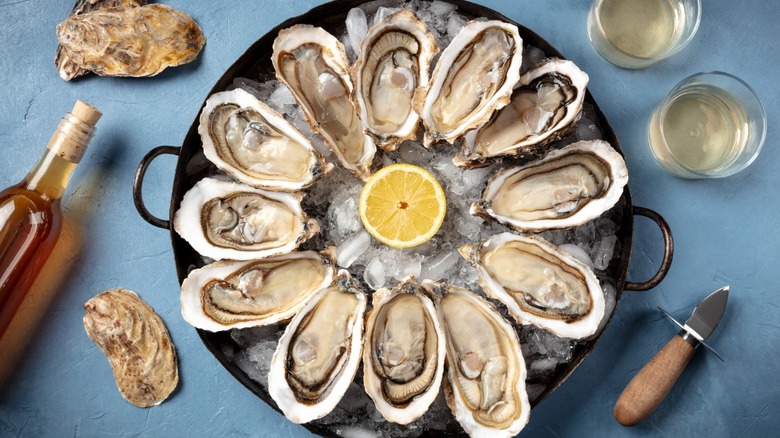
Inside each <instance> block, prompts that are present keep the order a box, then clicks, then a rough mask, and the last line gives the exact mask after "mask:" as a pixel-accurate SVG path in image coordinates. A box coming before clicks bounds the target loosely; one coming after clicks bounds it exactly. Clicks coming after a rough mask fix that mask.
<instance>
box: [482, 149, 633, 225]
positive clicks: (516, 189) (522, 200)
mask: <svg viewBox="0 0 780 438" xmlns="http://www.w3.org/2000/svg"><path fill="white" fill-rule="evenodd" d="M627 183H628V169H627V168H626V163H625V161H624V160H623V157H622V156H621V155H620V153H619V152H618V151H616V150H615V149H614V148H612V146H610V144H609V143H607V142H605V141H603V140H591V141H578V142H576V143H572V144H570V145H568V146H566V147H564V148H561V149H556V150H554V151H552V152H550V153H549V154H548V155H547V156H546V157H544V158H543V159H542V160H537V161H532V162H529V163H526V164H523V165H520V166H514V167H507V168H504V169H501V170H499V171H498V172H496V174H495V175H493V176H492V177H491V178H490V181H488V184H487V187H486V188H485V192H484V194H483V197H482V200H481V201H479V202H475V203H474V204H473V205H472V206H471V214H474V215H478V216H481V217H483V218H485V219H490V220H496V221H498V222H501V223H503V224H505V225H508V226H510V227H512V228H514V229H516V230H519V231H542V230H549V229H556V228H570V227H574V226H577V225H582V224H584V223H585V222H588V221H590V220H592V219H595V218H597V217H599V216H601V214H602V213H604V212H605V211H607V210H609V209H610V208H612V207H613V206H614V205H615V203H617V201H618V200H619V199H620V196H621V195H622V194H623V189H624V187H625V186H626V184H627Z"/></svg>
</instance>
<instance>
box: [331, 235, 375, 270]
mask: <svg viewBox="0 0 780 438" xmlns="http://www.w3.org/2000/svg"><path fill="white" fill-rule="evenodd" d="M370 244H371V236H369V235H368V233H367V232H366V231H360V232H358V233H357V234H354V235H352V237H350V238H349V239H348V240H346V241H345V242H344V243H342V244H341V245H340V246H339V247H338V248H336V264H338V265H339V266H341V267H342V268H349V267H350V266H352V263H355V260H357V259H358V258H359V257H360V256H361V255H363V253H364V252H366V249H368V246H369V245H370Z"/></svg>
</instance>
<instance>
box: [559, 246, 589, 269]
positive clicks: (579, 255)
mask: <svg viewBox="0 0 780 438" xmlns="http://www.w3.org/2000/svg"><path fill="white" fill-rule="evenodd" d="M558 248H560V249H561V250H563V251H565V252H567V253H569V254H570V255H571V256H572V257H574V258H575V259H577V260H579V261H581V262H582V263H584V264H585V265H587V266H588V267H589V268H590V269H593V261H592V260H591V259H590V255H589V254H588V252H587V251H585V250H584V249H582V248H580V247H579V246H577V245H575V244H573V243H564V244H563V245H559V246H558Z"/></svg>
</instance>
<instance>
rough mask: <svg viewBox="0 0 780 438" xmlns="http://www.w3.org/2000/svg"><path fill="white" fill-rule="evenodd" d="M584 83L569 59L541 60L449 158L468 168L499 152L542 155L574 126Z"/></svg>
mask: <svg viewBox="0 0 780 438" xmlns="http://www.w3.org/2000/svg"><path fill="white" fill-rule="evenodd" d="M587 85H588V75H587V74H585V72H583V71H582V70H580V69H579V68H578V67H577V66H576V65H574V63H573V62H571V61H566V60H562V59H558V58H548V59H546V60H544V61H542V62H541V63H540V64H538V65H537V66H535V67H534V68H533V69H531V70H529V71H528V72H526V73H525V74H524V75H523V76H522V77H521V78H520V82H519V83H518V85H517V86H516V87H515V90H514V91H513V92H512V97H511V101H510V103H509V104H508V105H507V106H505V107H503V108H502V109H501V110H500V111H497V112H495V113H494V114H493V116H492V117H491V118H490V120H489V121H488V122H487V123H485V124H484V125H482V126H481V127H480V128H478V129H475V130H473V131H471V132H469V133H468V134H467V135H466V136H465V137H464V142H463V148H462V149H461V151H460V152H459V153H458V155H457V156H456V157H455V159H454V160H453V161H454V162H455V164H457V165H458V166H464V167H468V166H474V165H480V164H482V163H483V162H484V161H486V160H488V159H490V158H495V157H499V156H503V155H514V156H519V157H524V158H536V157H539V156H541V155H544V152H545V151H546V147H547V145H548V144H550V143H551V142H553V141H555V140H559V139H561V138H563V137H564V136H565V135H567V134H568V133H569V132H571V130H573V129H574V127H575V122H576V121H577V119H579V117H580V114H581V110H582V103H583V101H584V99H585V87H586V86H587Z"/></svg>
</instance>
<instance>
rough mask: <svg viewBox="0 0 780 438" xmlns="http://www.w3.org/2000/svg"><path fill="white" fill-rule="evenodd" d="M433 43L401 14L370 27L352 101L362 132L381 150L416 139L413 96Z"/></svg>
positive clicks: (425, 76) (408, 14) (424, 78)
mask: <svg viewBox="0 0 780 438" xmlns="http://www.w3.org/2000/svg"><path fill="white" fill-rule="evenodd" d="M438 51H439V47H438V46H437V45H436V40H435V39H434V38H433V35H431V33H430V32H429V31H428V28H427V27H426V25H425V23H424V22H423V21H422V20H420V19H419V18H417V15H415V13H414V12H412V11H410V10H407V9H402V10H400V11H398V12H396V13H394V14H392V15H390V16H389V17H387V18H385V19H383V20H382V21H380V22H379V23H377V24H375V25H373V26H371V28H370V29H369V30H368V34H367V35H366V36H365V38H363V42H362V43H361V45H360V56H358V59H357V62H356V63H355V65H354V67H353V69H352V78H353V82H354V84H355V91H354V101H355V104H356V106H357V108H358V111H359V113H360V119H361V120H362V121H363V124H364V125H365V127H366V132H367V133H369V134H370V135H371V136H372V137H374V139H375V140H376V142H377V144H378V145H379V146H380V147H382V148H383V149H386V150H393V149H395V148H397V147H398V144H399V143H401V142H402V141H404V140H406V139H409V138H414V137H415V136H416V135H417V126H418V124H419V121H420V116H418V115H417V113H416V112H415V111H414V109H413V108H412V101H413V98H414V93H415V91H416V90H417V89H418V88H420V87H425V86H426V85H427V84H428V80H429V73H428V71H429V69H430V64H431V58H433V56H434V55H435V54H436V53H437V52H438Z"/></svg>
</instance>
